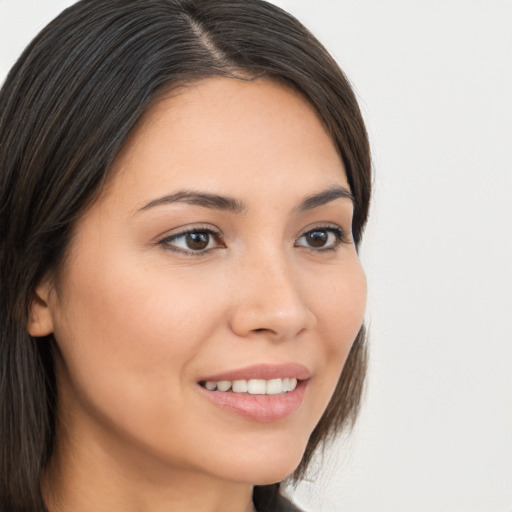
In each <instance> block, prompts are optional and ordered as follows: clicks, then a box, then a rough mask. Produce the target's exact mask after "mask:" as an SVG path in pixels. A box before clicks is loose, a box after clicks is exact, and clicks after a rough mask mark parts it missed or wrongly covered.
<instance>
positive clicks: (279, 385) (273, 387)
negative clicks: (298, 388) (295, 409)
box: [266, 379, 287, 395]
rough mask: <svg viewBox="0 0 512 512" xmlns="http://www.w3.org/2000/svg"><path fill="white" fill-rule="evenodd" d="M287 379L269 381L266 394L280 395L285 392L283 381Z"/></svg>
mask: <svg viewBox="0 0 512 512" xmlns="http://www.w3.org/2000/svg"><path fill="white" fill-rule="evenodd" d="M284 380H287V379H272V380H267V386H266V393H267V395H279V394H280V393H283V392H284V391H285V389H284V383H283V381H284Z"/></svg>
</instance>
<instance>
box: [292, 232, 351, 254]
mask: <svg viewBox="0 0 512 512" xmlns="http://www.w3.org/2000/svg"><path fill="white" fill-rule="evenodd" d="M343 240H344V233H343V231H342V230H341V229H340V228H338V227H336V228H335V227H320V228H315V229H311V230H309V231H307V232H306V233H304V234H302V235H301V236H300V237H299V238H297V240H296V242H295V245H296V246H298V247H308V248H310V249H317V250H320V251H321V250H334V249H336V248H337V247H338V246H339V245H340V244H341V243H342V242H343Z"/></svg>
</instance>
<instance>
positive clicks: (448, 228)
mask: <svg viewBox="0 0 512 512" xmlns="http://www.w3.org/2000/svg"><path fill="white" fill-rule="evenodd" d="M71 3H72V2H71V1H66V0H0V79H1V80H3V77H4V76H5V74H6V73H7V70H8V69H9V67H10V66H11V65H12V64H13V62H14V60H15V58H16V57H17V55H18V54H19V53H20V52H21V50H22V49H23V47H24V45H26V44H27V43H28V42H29V40H30V39H31V38H32V37H33V36H34V35H35V34H36V32H37V31H38V30H39V29H40V28H42V27H43V26H44V25H45V24H46V23H47V22H48V21H49V20H50V19H51V18H52V17H54V16H55V15H56V14H57V13H58V12H59V11H60V10H61V9H62V8H64V7H65V6H67V5H69V4H71ZM275 3H277V4H278V5H280V6H282V7H284V8H286V9H287V10H289V11H291V12H292V13H293V14H295V15H296V16H297V17H298V18H299V19H300V20H302V21H303V22H304V23H305V24H306V25H307V26H308V27H309V28H310V29H311V30H312V31H313V32H314V33H315V34H316V35H317V36H318V37H319V39H320V40H321V41H322V42H323V43H324V44H325V45H326V46H327V48H328V49H329V50H330V51H331V52H332V53H333V54H334V56H335V57H336V58H337V60H338V62H339V63H340V64H341V66H342V68H343V69H344V70H345V72H346V73H347V74H348V76H349V77H350V79H351V81H352V83H353V85H354V87H355V90H356V92H357V95H358V97H359V99H360V102H361V108H362V110H363V113H364V116H365V118H366V120H367V123H368V128H369V132H370V136H371V139H372V147H373V156H374V167H375V197H374V203H373V207H372V212H371V223H370V226H369V229H368V231H367V236H366V240H365V243H364V245H363V247H362V259H363V262H364V264H365V267H366V270H367V275H368V280H369V286H370V298H369V305H368V320H369V323H370V329H371V366H370V378H369V386H368V391H367V396H366V402H365V407H364V410H363V414H362V416H361V418H360V421H359V423H358V426H357V428H356V430H355V432H354V433H353V435H352V436H351V437H350V438H349V439H348V440H345V441H344V442H342V443H340V444H339V445H336V446H335V447H334V448H332V449H330V450H329V451H328V456H327V457H326V460H325V461H324V463H323V464H321V470H320V471H319V474H318V475H312V476H313V478H312V480H314V481H312V482H311V483H307V482H306V483H304V484H301V486H300V487H299V489H298V490H297V491H296V492H295V499H296V500H297V502H298V503H300V504H302V505H303V506H304V507H305V508H306V509H307V510H310V511H312V512H337V511H340V512H388V511H389V512H512V263H511V262H512V206H511V203H512V1H510V0H428V1H426V0H424V1H420V0H417V1H411V0H385V1H383V0H338V1H335V0H315V1H313V0H275ZM319 465H320V464H319Z"/></svg>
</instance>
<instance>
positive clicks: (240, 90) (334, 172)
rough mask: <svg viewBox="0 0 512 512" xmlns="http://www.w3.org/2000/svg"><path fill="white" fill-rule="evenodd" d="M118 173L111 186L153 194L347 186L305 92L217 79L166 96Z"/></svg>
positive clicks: (139, 129) (135, 136)
mask: <svg viewBox="0 0 512 512" xmlns="http://www.w3.org/2000/svg"><path fill="white" fill-rule="evenodd" d="M111 175H112V180H111V184H110V185H111V186H110V187H108V188H109V189H111V188H112V186H114V188H115V187H122V188H124V189H126V191H128V189H132V190H133V191H136V192H137V194H138V195H146V196H151V195H154V194H157V193H158V192H163V191H165V192H168V191H171V190H173V189H187V188H197V187H201V188H203V187H206V188H207V189H208V190H209V191H210V192H212V193H226V192H228V190H226V189H229V193H230V195H234V196H240V195H247V194H248V193H249V192H251V194H252V195H254V196H256V195H258V193H260V194H261V193H263V195H265V194H268V193H269V188H276V187H281V188H283V187H284V188H285V189H286V187H288V188H290V187H292V188H293V189H296V190H297V191H298V192H299V190H300V189H304V193H305V194H307V193H310V192H311V190H312V189H316V188H322V187H325V186H332V185H337V184H341V185H344V186H346V187H348V185H347V180H346V176H345V171H344V167H343V162H342V160H341V158H340V156H339V154H338V151H337V149H336V147H335V145H334V144H333V142H332V139H331V137H330V136H329V134H328V133H327V131H326V129H325V127H324V125H323V122H322V120H321V119H320V117H319V116H318V114H317V112H316V111H315V109H314V108H313V107H312V106H311V104H310V103H309V102H307V101H306V100H305V99H304V98H303V97H302V95H300V94H299V93H298V92H296V91H294V90H292V89H291V88H288V87H286V86H284V85H282V84H280V83H276V82H274V81H271V80H268V79H261V78H260V79H256V80H252V81H242V80H234V79H229V78H212V79H207V80H203V81H200V82H197V83H194V84H192V85H189V86H187V87H182V88H179V89H177V90H175V91H173V92H172V93H170V94H168V95H166V96H163V97H162V98H160V99H159V100H158V101H157V102H156V103H155V104H154V105H153V106H152V107H151V108H150V109H149V110H148V111H147V113H146V114H145V115H144V116H143V118H142V119H141V120H140V122H139V123H138V125H137V126H136V128H135V130H134V131H133V133H132V134H131V136H130V138H129V140H128V141H127V143H126V144H125V147H124V148H123V150H122V151H121V153H120V154H119V155H118V157H117V159H116V161H115V162H114V165H113V168H112V174H111ZM126 193H127V192H126Z"/></svg>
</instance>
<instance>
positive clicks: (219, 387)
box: [204, 377, 297, 395]
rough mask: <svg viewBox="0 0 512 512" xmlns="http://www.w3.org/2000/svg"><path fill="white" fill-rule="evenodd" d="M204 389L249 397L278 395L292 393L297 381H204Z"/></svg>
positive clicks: (291, 379) (289, 379) (286, 379)
mask: <svg viewBox="0 0 512 512" xmlns="http://www.w3.org/2000/svg"><path fill="white" fill-rule="evenodd" d="M204 387H205V388H206V389H209V390H210V391H224V392H225V391H229V390H230V389H231V390H232V391H233V392H234V393H249V394H250V395H280V394H282V393H288V392H289V391H293V390H294V389H295V388H296V387H297V379H295V378H293V377H292V378H288V377H286V378H284V379H270V380H264V379H250V380H243V379H242V380H234V381H229V380H220V381H218V382H215V381H211V380H209V381H206V382H205V383H204Z"/></svg>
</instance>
